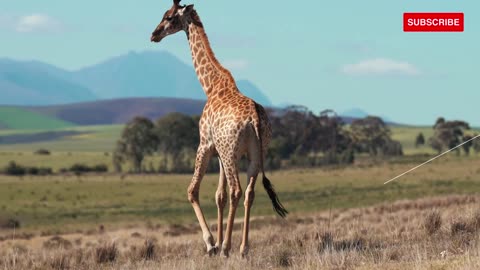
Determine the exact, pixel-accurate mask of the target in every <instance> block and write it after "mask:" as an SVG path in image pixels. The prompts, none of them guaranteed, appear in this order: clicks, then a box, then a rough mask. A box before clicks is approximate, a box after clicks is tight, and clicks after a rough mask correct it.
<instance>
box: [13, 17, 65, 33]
mask: <svg viewBox="0 0 480 270" xmlns="http://www.w3.org/2000/svg"><path fill="white" fill-rule="evenodd" d="M9 28H13V30H14V31H16V32H19V33H34V32H48V33H52V32H59V31H61V30H62V28H63V27H62V24H61V23H60V22H59V21H57V20H56V19H54V18H52V17H50V16H48V15H45V14H32V15H26V16H20V17H16V18H14V19H12V20H11V23H10V27H9Z"/></svg>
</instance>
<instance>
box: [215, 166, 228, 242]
mask: <svg viewBox="0 0 480 270" xmlns="http://www.w3.org/2000/svg"><path fill="white" fill-rule="evenodd" d="M218 163H219V165H220V176H219V179H218V188H217V192H216V193H215V202H216V203H217V209H218V218H217V243H216V244H215V248H216V249H217V250H220V249H221V248H222V242H223V209H225V205H226V204H227V187H226V185H227V177H226V176H225V172H224V170H223V165H222V160H221V159H220V158H218Z"/></svg>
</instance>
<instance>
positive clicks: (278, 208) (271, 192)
mask: <svg viewBox="0 0 480 270" xmlns="http://www.w3.org/2000/svg"><path fill="white" fill-rule="evenodd" d="M255 110H256V112H257V119H256V121H255V122H256V124H254V125H253V126H254V129H255V133H256V136H257V138H258V142H259V146H260V151H259V152H260V169H261V170H262V175H263V179H262V183H263V187H264V188H265V190H266V191H267V194H268V197H269V198H270V200H271V201H272V205H273V209H274V210H275V212H277V214H278V215H279V216H281V217H282V218H285V217H286V216H287V214H288V211H287V209H285V207H284V206H283V205H282V203H281V202H280V199H278V195H277V193H276V192H275V189H274V188H273V185H272V182H270V180H268V178H267V176H266V175H265V169H264V167H263V157H264V155H263V143H262V128H261V120H260V110H263V108H262V107H261V106H260V105H259V104H257V103H255Z"/></svg>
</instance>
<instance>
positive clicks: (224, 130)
mask: <svg viewBox="0 0 480 270" xmlns="http://www.w3.org/2000/svg"><path fill="white" fill-rule="evenodd" d="M258 121H259V122H260V125H259V126H260V135H261V136H262V148H263V149H264V151H263V152H264V153H265V152H266V148H267V147H268V143H269V141H270V137H271V126H270V122H269V120H268V115H267V113H266V111H265V109H264V108H263V107H262V106H261V105H258V104H256V103H255V102H254V101H253V100H252V99H250V98H248V97H246V96H244V95H242V94H241V93H240V92H238V94H234V95H232V96H229V98H222V99H215V100H213V101H211V100H209V101H207V104H206V106H205V109H204V112H203V114H202V118H201V120H200V128H201V134H202V133H203V134H208V135H207V137H208V138H203V139H207V140H209V141H210V143H212V144H213V145H214V147H215V149H216V150H217V152H219V154H220V152H222V151H227V152H234V153H226V154H235V156H236V158H240V157H241V155H243V154H245V153H246V152H247V151H248V145H249V143H251V142H252V141H254V142H256V141H257V140H258V139H257V137H256V133H255V129H254V127H255V125H256V124H257V122H258ZM202 131H203V132H202Z"/></svg>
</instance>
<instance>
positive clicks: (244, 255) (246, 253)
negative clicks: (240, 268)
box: [240, 246, 249, 258]
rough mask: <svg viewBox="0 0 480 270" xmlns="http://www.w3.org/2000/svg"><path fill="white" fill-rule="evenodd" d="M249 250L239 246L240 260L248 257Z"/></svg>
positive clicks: (246, 247)
mask: <svg viewBox="0 0 480 270" xmlns="http://www.w3.org/2000/svg"><path fill="white" fill-rule="evenodd" d="M248 251H249V248H248V246H241V247H240V253H241V254H242V258H246V257H247V255H248Z"/></svg>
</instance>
